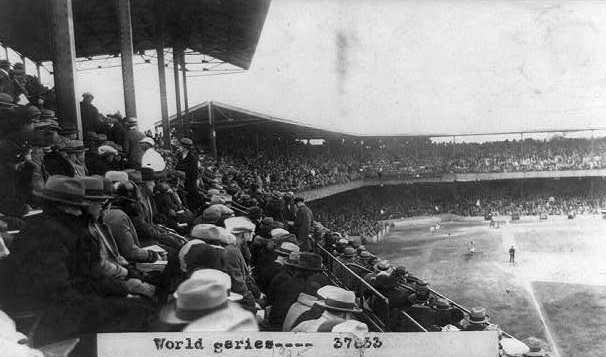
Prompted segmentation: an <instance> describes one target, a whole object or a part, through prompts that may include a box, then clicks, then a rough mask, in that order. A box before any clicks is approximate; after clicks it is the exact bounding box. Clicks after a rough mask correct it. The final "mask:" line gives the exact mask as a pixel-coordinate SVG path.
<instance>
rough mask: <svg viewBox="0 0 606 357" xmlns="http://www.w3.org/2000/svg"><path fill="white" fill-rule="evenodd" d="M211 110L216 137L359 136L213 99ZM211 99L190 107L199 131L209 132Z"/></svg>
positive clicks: (193, 123) (193, 121) (327, 137)
mask: <svg viewBox="0 0 606 357" xmlns="http://www.w3.org/2000/svg"><path fill="white" fill-rule="evenodd" d="M211 103H212V113H213V120H214V123H215V124H214V125H215V131H216V133H217V137H221V136H223V135H225V134H230V135H231V134H236V135H237V134H251V135H255V134H265V135H267V134H271V135H274V136H280V137H290V138H295V139H338V138H344V139H354V138H357V136H356V135H353V134H349V133H343V132H339V131H334V130H328V129H322V128H318V127H313V126H309V125H305V124H301V123H297V122H294V121H291V120H287V119H282V118H277V117H273V116H270V115H267V114H261V113H257V112H254V111H251V110H248V109H243V108H238V107H236V106H233V105H229V104H223V103H220V102H215V101H212V102H211ZM208 107H209V102H204V103H201V104H198V105H196V106H195V107H192V108H190V109H189V111H190V116H191V127H192V130H193V131H194V132H196V133H208V132H209V130H210V124H209V110H208ZM176 117H177V116H176V114H175V115H173V116H171V117H170V118H169V120H170V122H171V126H172V125H173V123H175V121H176ZM161 125H162V123H161V122H156V123H155V126H156V127H161Z"/></svg>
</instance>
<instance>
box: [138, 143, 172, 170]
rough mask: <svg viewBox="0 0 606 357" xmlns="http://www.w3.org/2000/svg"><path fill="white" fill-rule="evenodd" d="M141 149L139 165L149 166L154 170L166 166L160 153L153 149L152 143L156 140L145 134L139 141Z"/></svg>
mask: <svg viewBox="0 0 606 357" xmlns="http://www.w3.org/2000/svg"><path fill="white" fill-rule="evenodd" d="M139 145H140V146H141V150H143V156H142V157H141V167H142V168H143V167H149V168H151V169H152V170H154V172H160V171H164V169H165V168H166V162H165V161H164V158H163V157H162V155H160V154H159V153H158V152H157V151H156V150H155V149H154V145H156V142H155V141H154V139H152V138H150V137H149V136H146V137H145V138H143V140H141V141H140V142H139Z"/></svg>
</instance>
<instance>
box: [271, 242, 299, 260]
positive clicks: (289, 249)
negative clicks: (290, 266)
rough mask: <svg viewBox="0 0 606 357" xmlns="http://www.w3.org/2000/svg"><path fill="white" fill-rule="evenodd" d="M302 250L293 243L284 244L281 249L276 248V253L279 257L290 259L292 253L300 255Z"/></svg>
mask: <svg viewBox="0 0 606 357" xmlns="http://www.w3.org/2000/svg"><path fill="white" fill-rule="evenodd" d="M300 251H301V248H299V246H298V245H296V244H294V243H291V242H282V244H280V246H279V247H277V248H274V252H276V253H278V255H281V256H285V257H288V256H290V253H293V252H295V253H299V252H300Z"/></svg>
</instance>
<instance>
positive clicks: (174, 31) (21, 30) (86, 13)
mask: <svg viewBox="0 0 606 357" xmlns="http://www.w3.org/2000/svg"><path fill="white" fill-rule="evenodd" d="M47 1H52V0H4V1H2V5H1V7H2V10H1V11H0V40H1V41H2V42H3V43H4V45H6V46H8V47H11V48H12V49H14V50H16V51H18V52H20V53H21V54H23V55H24V56H26V57H28V58H30V59H31V60H32V61H34V62H38V63H41V62H46V61H51V60H52V52H53V51H52V42H53V41H52V37H51V35H50V34H51V33H52V31H51V29H50V21H49V18H48V16H49V15H48V9H47ZM162 1H163V0H131V1H130V4H131V19H132V34H133V49H134V51H135V52H136V53H137V52H142V51H146V50H153V49H156V43H157V42H158V41H157V38H158V37H157V27H156V25H157V21H163V23H164V24H165V25H164V28H165V31H164V43H165V45H166V46H165V47H173V46H176V45H178V46H180V47H183V48H190V49H192V50H194V51H196V52H199V53H202V54H206V55H209V56H211V57H214V58H216V59H219V60H222V61H224V62H227V63H230V64H233V65H234V66H237V67H240V68H243V69H248V68H249V67H250V64H251V61H252V58H253V55H254V53H255V50H256V47H257V43H258V41H259V37H260V35H261V31H262V29H263V24H264V22H265V17H266V16H267V12H268V10H269V5H270V1H271V0H255V1H250V0H168V1H166V0H165V1H166V2H165V3H163V4H164V5H165V6H166V9H167V11H158V10H157V9H158V6H159V4H161V2H162ZM158 13H160V14H161V15H159V16H162V17H158V16H156V15H157V14H158ZM73 20H74V33H75V47H76V57H94V56H98V55H112V54H119V53H120V32H119V24H118V17H117V6H116V1H112V0H73Z"/></svg>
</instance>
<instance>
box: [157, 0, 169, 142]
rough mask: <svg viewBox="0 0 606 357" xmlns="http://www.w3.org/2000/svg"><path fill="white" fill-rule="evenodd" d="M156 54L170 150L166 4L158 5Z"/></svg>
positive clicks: (163, 118) (163, 121) (161, 100)
mask: <svg viewBox="0 0 606 357" xmlns="http://www.w3.org/2000/svg"><path fill="white" fill-rule="evenodd" d="M156 5H157V6H158V7H157V9H156V19H157V21H156V53H157V57H158V77H159V80H160V81H159V85H160V111H161V113H162V138H163V140H162V141H163V144H164V149H167V150H170V148H171V147H170V139H171V138H170V122H169V120H168V99H167V98H166V68H165V64H164V23H163V22H164V21H163V19H164V16H163V14H164V13H165V9H164V8H165V5H166V4H165V2H164V1H162V0H159V1H158V2H157V4H156Z"/></svg>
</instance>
